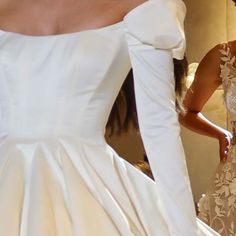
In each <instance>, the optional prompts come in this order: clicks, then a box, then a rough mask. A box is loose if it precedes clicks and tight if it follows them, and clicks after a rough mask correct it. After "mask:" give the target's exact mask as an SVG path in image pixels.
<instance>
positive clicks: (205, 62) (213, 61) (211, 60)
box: [199, 44, 224, 72]
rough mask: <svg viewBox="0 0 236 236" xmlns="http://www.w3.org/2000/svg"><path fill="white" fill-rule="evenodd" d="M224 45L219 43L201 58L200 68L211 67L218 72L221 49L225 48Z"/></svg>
mask: <svg viewBox="0 0 236 236" xmlns="http://www.w3.org/2000/svg"><path fill="white" fill-rule="evenodd" d="M223 45H224V44H217V45H215V46H214V47H213V48H211V49H210V50H209V51H208V52H207V53H206V55H205V56H204V57H203V59H202V60H201V62H200V64H199V68H200V69H203V68H206V69H208V70H209V69H211V70H215V71H216V72H218V71H219V68H220V64H221V50H222V49H223Z"/></svg>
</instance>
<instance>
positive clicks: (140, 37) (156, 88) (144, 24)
mask: <svg viewBox="0 0 236 236" xmlns="http://www.w3.org/2000/svg"><path fill="white" fill-rule="evenodd" d="M184 16H185V6H184V4H183V2H182V1H181V0H177V1H175V0H152V1H148V2H146V3H144V4H142V5H140V6H139V7H137V8H136V9H135V10H133V11H131V12H130V13H129V14H128V15H127V16H126V17H125V19H124V22H125V25H126V37H127V43H128V47H129V53H130V58H131V63H132V68H133V73H134V83H135V94H136V102H137V109H138V119H139V126H140V131H141V136H142V139H143V143H144V146H145V149H146V153H147V155H148V158H149V162H150V164H151V169H152V172H153V174H154V177H155V180H156V187H157V192H158V194H159V197H160V205H161V209H160V210H161V211H162V214H163V216H164V218H165V220H166V222H167V225H168V229H169V232H170V235H173V236H174V235H178V236H190V235H191V236H194V235H197V227H196V215H195V210H194V205H193V199H192V193H191V187H190V182H189V178H188V173H187V168H186V162H185V155H184V151H183V147H182V142H181V139H180V127H179V123H178V116H177V113H176V110H175V91H174V87H175V80H174V72H173V58H177V59H182V58H183V54H184V51H185V38H184V31H183V21H184ZM157 227H158V226H157Z"/></svg>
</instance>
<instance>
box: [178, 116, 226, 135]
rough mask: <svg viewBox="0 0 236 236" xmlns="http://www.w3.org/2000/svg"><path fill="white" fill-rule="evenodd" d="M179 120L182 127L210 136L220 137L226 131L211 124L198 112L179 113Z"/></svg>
mask: <svg viewBox="0 0 236 236" xmlns="http://www.w3.org/2000/svg"><path fill="white" fill-rule="evenodd" d="M179 121H180V123H181V125H183V126H184V127H186V128H188V129H190V130H192V131H194V132H196V133H199V134H202V135H206V136H209V137H212V138H216V139H220V138H221V137H222V136H225V134H226V133H227V132H228V131H227V130H225V129H223V128H221V127H219V126H217V125H215V124H213V123H212V122H211V121H209V120H208V119H206V118H205V117H204V116H203V114H202V113H200V112H187V113H185V114H180V116H179Z"/></svg>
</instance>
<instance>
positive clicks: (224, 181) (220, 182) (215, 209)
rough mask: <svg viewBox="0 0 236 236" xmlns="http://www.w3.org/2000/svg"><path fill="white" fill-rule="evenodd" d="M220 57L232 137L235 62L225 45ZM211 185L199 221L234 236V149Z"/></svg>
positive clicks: (235, 119)
mask: <svg viewBox="0 0 236 236" xmlns="http://www.w3.org/2000/svg"><path fill="white" fill-rule="evenodd" d="M220 53H221V61H222V64H221V65H220V70H221V71H220V78H221V80H222V85H223V88H224V96H225V103H226V107H227V110H228V112H229V115H230V119H231V124H232V126H233V133H235V127H236V126H235V124H236V69H235V67H234V65H235V60H236V58H235V56H232V54H231V51H230V47H229V46H228V44H224V45H223V47H222V49H220ZM212 183H213V184H212V185H211V186H210V188H209V189H208V191H207V193H206V195H203V197H202V198H201V199H200V201H199V204H198V205H199V218H200V219H201V220H203V221H204V222H206V223H207V224H208V225H209V226H211V227H212V228H213V229H215V230H216V231H217V232H218V233H219V234H220V235H222V236H236V145H233V146H232V147H231V149H230V151H229V154H228V160H227V162H225V163H220V164H219V165H218V167H217V170H216V173H215V175H214V179H213V181H212Z"/></svg>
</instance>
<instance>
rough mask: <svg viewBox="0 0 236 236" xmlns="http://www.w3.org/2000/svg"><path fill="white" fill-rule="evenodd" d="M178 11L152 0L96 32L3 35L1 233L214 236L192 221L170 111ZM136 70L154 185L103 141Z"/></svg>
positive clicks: (175, 5) (170, 2)
mask: <svg viewBox="0 0 236 236" xmlns="http://www.w3.org/2000/svg"><path fill="white" fill-rule="evenodd" d="M184 15H185V7H184V5H183V2H182V1H180V0H177V1H175V0H151V1H147V2H145V3H143V4H141V5H140V6H138V7H136V8H135V9H133V10H132V11H131V12H130V13H128V14H127V15H126V16H125V18H124V20H123V21H122V22H118V23H117V24H113V25H110V26H107V27H103V28H99V29H94V30H86V31H81V32H75V33H68V34H61V35H52V36H29V35H24V34H21V33H14V32H7V31H3V30H1V31H0V119H1V121H0V137H1V140H0V168H1V175H0V222H1V225H0V236H6V235H7V236H19V235H20V236H42V235H43V236H72V235H73V236H94V235H96V236H110V235H112V236H116V235H122V236H144V235H145V236H147V235H148V236H190V235H191V236H194V235H217V234H216V233H214V232H213V231H212V230H211V229H210V228H209V227H207V226H206V225H205V224H204V223H202V222H201V221H199V220H197V221H196V217H195V212H194V207H193V202H192V193H191V189H190V184H189V179H188V174H187V170H186V163H185V159H184V152H183V148H182V144H181V140H180V136H179V124H178V118H177V114H176V111H175V93H174V75H173V62H172V59H173V57H175V58H178V59H181V58H182V57H183V53H184V51H185V38H184V32H183V20H184ZM131 67H132V68H133V71H134V82H135V92H136V98H137V108H138V116H139V124H140V129H141V135H142V138H143V141H144V145H145V148H146V151H147V154H148V157H149V160H150V163H151V168H152V171H153V174H154V176H155V179H156V182H155V183H154V182H153V181H152V180H150V179H149V178H148V177H146V176H144V175H143V174H142V173H141V172H140V171H138V170H137V169H135V168H134V167H133V166H131V165H130V164H128V163H127V162H126V161H124V160H123V159H122V158H120V157H119V156H118V155H117V154H116V152H115V151H114V150H113V149H112V148H111V147H109V146H108V145H107V144H106V142H105V139H104V130H105V125H106V122H107V119H108V116H109V113H110V110H111V107H112V104H113V103H114V101H115V98H116V96H117V94H118V92H119V90H120V88H121V85H122V83H123V81H124V79H125V77H126V75H127V73H128V72H129V70H130V69H131ZM196 222H198V223H196Z"/></svg>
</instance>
